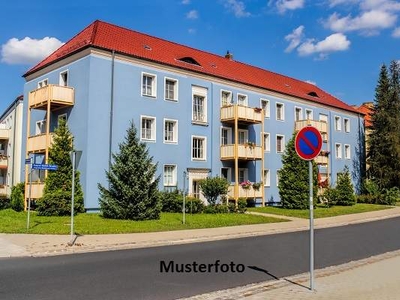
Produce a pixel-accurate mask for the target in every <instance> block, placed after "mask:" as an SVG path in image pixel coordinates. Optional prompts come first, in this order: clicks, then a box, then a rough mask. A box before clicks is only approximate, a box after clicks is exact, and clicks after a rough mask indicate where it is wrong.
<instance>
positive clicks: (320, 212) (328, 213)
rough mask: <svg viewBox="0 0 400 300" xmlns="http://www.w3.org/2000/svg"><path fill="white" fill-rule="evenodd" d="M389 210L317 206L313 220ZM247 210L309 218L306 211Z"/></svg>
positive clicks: (265, 208) (377, 207)
mask: <svg viewBox="0 0 400 300" xmlns="http://www.w3.org/2000/svg"><path fill="white" fill-rule="evenodd" d="M389 208H392V206H387V205H377V204H363V203H360V204H355V205H353V206H333V207H329V208H327V207H320V206H317V207H316V209H314V218H327V217H335V216H340V215H349V214H357V213H363V212H369V211H376V210H382V209H389ZM248 210H249V211H254V212H260V213H268V214H274V215H280V216H287V217H295V218H302V219H308V218H309V211H308V209H284V208H280V207H272V206H267V207H251V208H249V209H248Z"/></svg>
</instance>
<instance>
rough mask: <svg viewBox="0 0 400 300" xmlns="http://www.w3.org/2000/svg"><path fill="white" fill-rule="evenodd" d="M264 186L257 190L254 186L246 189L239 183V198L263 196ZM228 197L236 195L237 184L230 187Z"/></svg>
mask: <svg viewBox="0 0 400 300" xmlns="http://www.w3.org/2000/svg"><path fill="white" fill-rule="evenodd" d="M263 188H264V187H263V186H261V187H260V189H259V190H255V189H254V188H253V187H252V186H250V187H249V188H248V189H244V188H243V187H242V186H240V185H238V190H239V195H238V198H262V189H263ZM228 197H229V198H236V197H235V185H230V186H229V187H228Z"/></svg>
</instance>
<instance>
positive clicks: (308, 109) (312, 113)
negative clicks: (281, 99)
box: [304, 108, 314, 120]
mask: <svg viewBox="0 0 400 300" xmlns="http://www.w3.org/2000/svg"><path fill="white" fill-rule="evenodd" d="M308 112H309V113H310V119H309V120H314V111H313V110H312V109H311V108H306V109H305V116H304V118H305V119H306V120H308V118H307V113H308Z"/></svg>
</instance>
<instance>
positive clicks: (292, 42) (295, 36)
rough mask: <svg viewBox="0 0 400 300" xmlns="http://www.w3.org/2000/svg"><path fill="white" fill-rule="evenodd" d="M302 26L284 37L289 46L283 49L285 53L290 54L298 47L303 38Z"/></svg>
mask: <svg viewBox="0 0 400 300" xmlns="http://www.w3.org/2000/svg"><path fill="white" fill-rule="evenodd" d="M303 32H304V26H303V25H301V26H299V27H297V28H296V29H294V30H293V31H292V33H290V34H288V35H287V36H285V40H286V41H288V42H289V46H287V48H286V49H285V52H291V51H292V50H293V49H295V48H296V47H297V46H298V45H300V43H301V41H302V39H303V37H304V33H303Z"/></svg>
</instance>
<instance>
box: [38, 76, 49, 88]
mask: <svg viewBox="0 0 400 300" xmlns="http://www.w3.org/2000/svg"><path fill="white" fill-rule="evenodd" d="M48 84H49V80H48V79H47V78H46V79H43V80H41V81H39V82H38V88H39V89H40V88H42V87H44V86H46V85H48Z"/></svg>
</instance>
